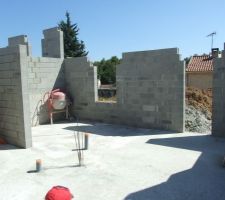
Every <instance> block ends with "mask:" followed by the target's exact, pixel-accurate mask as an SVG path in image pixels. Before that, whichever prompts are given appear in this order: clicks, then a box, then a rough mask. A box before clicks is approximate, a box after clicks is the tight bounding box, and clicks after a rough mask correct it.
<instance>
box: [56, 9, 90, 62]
mask: <svg viewBox="0 0 225 200" xmlns="http://www.w3.org/2000/svg"><path fill="white" fill-rule="evenodd" d="M58 26H59V28H60V29H61V30H62V31H63V39H64V56H65V58H66V57H82V56H86V55H87V54H88V52H87V51H86V50H85V44H84V42H83V41H82V40H79V39H78V32H79V28H78V26H77V24H72V23H71V20H70V14H69V13H68V12H66V21H63V20H62V21H61V22H60V23H59V24H58Z"/></svg>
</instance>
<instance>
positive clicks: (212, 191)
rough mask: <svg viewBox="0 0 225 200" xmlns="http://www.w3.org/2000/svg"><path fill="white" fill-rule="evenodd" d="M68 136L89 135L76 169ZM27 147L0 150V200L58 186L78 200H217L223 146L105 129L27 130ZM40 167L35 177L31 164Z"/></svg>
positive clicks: (223, 172)
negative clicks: (30, 134)
mask: <svg viewBox="0 0 225 200" xmlns="http://www.w3.org/2000/svg"><path fill="white" fill-rule="evenodd" d="M74 130H77V131H83V132H89V133H90V141H89V147H90V148H89V150H88V151H85V153H84V156H85V157H84V162H85V166H84V167H77V166H76V165H77V164H78V159H77V154H76V152H75V151H72V149H74V148H75V142H74ZM32 132H33V147H32V148H31V149H17V148H15V147H13V146H10V145H6V146H0V199H1V200H30V199H32V200H40V199H44V196H45V194H46V193H47V191H48V190H49V189H50V188H51V187H52V186H54V185H63V186H66V187H68V188H70V190H71V191H72V193H73V194H74V196H75V199H77V200H146V199H151V200H165V199H167V200H183V199H185V200H196V199H198V200H201V199H202V200H212V199H213V200H217V199H218V200H223V199H225V189H224V188H225V169H224V168H222V167H221V160H222V156H223V155H224V154H225V140H224V139H219V138H213V137H211V136H210V135H207V134H197V133H196V134H193V133H180V134H177V133H171V132H166V131H157V130H149V129H135V128H128V127H124V126H115V125H108V124H99V123H93V124H84V123H82V124H79V126H78V127H77V125H76V124H75V123H64V124H54V125H44V126H38V127H34V128H33V129H32ZM39 158H40V159H42V161H43V167H44V169H43V170H42V171H41V172H40V173H27V171H29V170H34V169H35V160H36V159H39Z"/></svg>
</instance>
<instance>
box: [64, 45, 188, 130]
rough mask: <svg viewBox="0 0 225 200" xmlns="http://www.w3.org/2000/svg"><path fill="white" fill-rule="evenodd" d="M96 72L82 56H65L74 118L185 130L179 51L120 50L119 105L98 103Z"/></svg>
mask: <svg viewBox="0 0 225 200" xmlns="http://www.w3.org/2000/svg"><path fill="white" fill-rule="evenodd" d="M96 70H97V69H96V67H94V66H92V65H91V63H90V62H89V61H88V60H87V58H85V57H83V58H70V59H65V80H66V87H67V91H68V92H69V93H70V95H71V97H72V98H73V102H74V104H73V108H72V113H73V114H74V115H75V116H76V117H78V118H79V119H88V120H97V121H101V122H108V123H117V124H125V125H130V126H137V127H145V128H157V129H166V130H173V131H177V132H183V130H184V85H185V81H184V80H185V77H184V62H183V61H180V57H179V55H178V50H177V49H175V48H174V49H163V50H154V51H143V52H131V53H124V54H123V58H122V62H121V64H120V65H119V66H117V74H116V78H117V83H116V85H117V103H102V102H98V101H97V75H96Z"/></svg>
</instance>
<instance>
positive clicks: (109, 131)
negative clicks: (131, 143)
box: [64, 123, 174, 137]
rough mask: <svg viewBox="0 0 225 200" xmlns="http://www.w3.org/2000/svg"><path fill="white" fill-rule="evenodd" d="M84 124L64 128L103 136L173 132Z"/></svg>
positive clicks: (169, 132)
mask: <svg viewBox="0 0 225 200" xmlns="http://www.w3.org/2000/svg"><path fill="white" fill-rule="evenodd" d="M88 124H89V125H84V126H74V124H73V125H71V126H68V127H65V128H64V129H66V130H71V131H79V132H85V133H91V134H96V135H102V136H121V137H126V136H141V135H159V134H171V133H174V132H171V131H162V130H153V129H142V128H133V127H127V126H121V125H112V124H103V123H88Z"/></svg>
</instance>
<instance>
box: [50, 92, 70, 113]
mask: <svg viewBox="0 0 225 200" xmlns="http://www.w3.org/2000/svg"><path fill="white" fill-rule="evenodd" d="M50 98H51V103H52V107H53V108H54V109H55V110H62V109H64V108H65V107H66V103H67V101H66V94H64V93H63V92H60V90H59V89H57V90H53V91H52V92H51V95H50Z"/></svg>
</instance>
